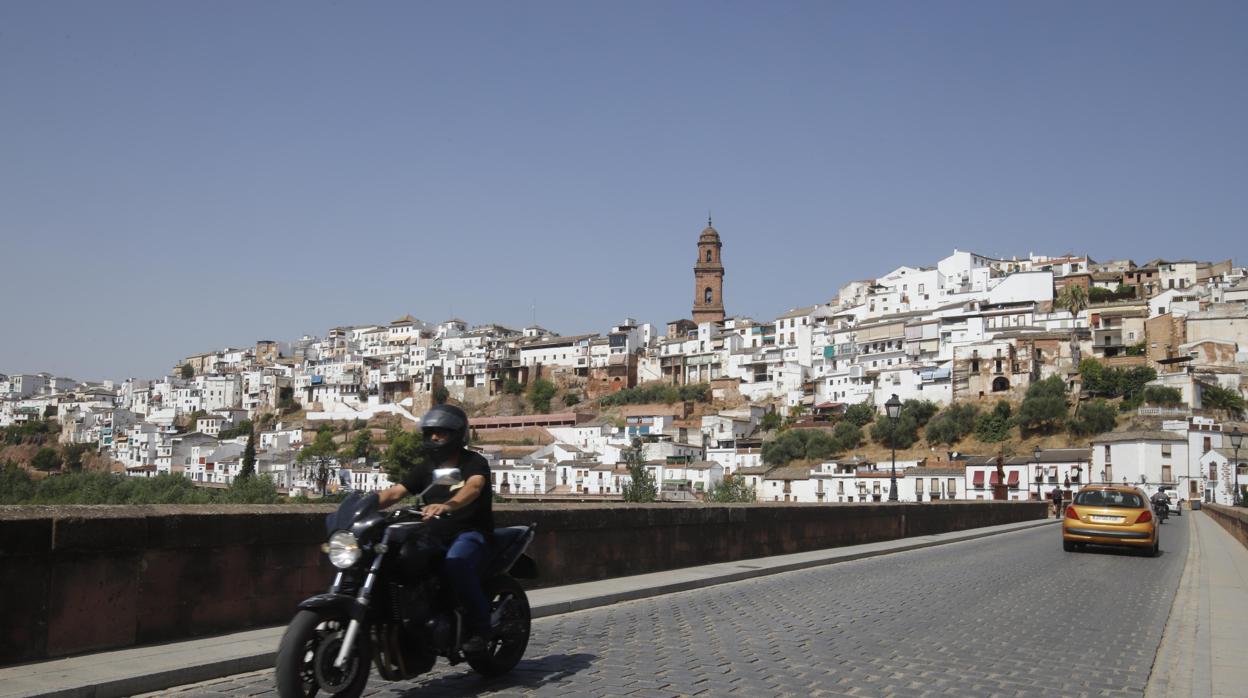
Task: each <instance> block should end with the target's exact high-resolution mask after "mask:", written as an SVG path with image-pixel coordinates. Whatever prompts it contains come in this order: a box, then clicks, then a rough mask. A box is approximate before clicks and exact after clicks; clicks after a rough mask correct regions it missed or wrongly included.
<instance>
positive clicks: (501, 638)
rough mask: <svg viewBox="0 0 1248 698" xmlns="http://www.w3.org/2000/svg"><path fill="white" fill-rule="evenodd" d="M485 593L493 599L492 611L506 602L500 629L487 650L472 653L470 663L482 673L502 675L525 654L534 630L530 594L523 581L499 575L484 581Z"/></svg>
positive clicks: (499, 624) (491, 600) (488, 597)
mask: <svg viewBox="0 0 1248 698" xmlns="http://www.w3.org/2000/svg"><path fill="white" fill-rule="evenodd" d="M484 587H485V589H484V591H485V596H486V598H487V599H489V600H490V613H491V614H493V613H494V611H495V610H497V609H498V607H499V606H502V605H503V604H506V609H505V610H504V611H503V614H502V617H501V618H500V619H499V623H498V630H497V632H496V634H495V635H494V637H493V638H491V639H490V641H489V642H488V643H487V644H486V649H485V652H483V653H481V654H477V655H468V657H467V659H468V665H469V666H471V667H472V668H473V669H474V670H476V672H477V673H479V674H481V675H482V676H499V675H500V674H505V673H507V672H509V671H511V670H512V668H513V667H515V666H516V664H518V663H519V662H520V659H521V658H523V657H524V650H525V648H526V647H528V645H529V633H530V631H531V629H532V620H533V617H532V614H531V611H530V609H529V597H528V596H526V595H525V593H524V589H523V588H522V587H521V586H520V583H519V582H517V581H516V580H514V579H512V578H511V577H506V576H499V577H495V578H493V579H490V580H487V581H486V582H485V584H484Z"/></svg>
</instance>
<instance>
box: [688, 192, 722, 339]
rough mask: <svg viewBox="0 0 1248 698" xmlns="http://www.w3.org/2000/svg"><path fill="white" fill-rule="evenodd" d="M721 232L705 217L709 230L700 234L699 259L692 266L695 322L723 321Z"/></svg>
mask: <svg viewBox="0 0 1248 698" xmlns="http://www.w3.org/2000/svg"><path fill="white" fill-rule="evenodd" d="M723 246H724V244H723V243H722V242H720V241H719V233H718V232H716V231H715V228H713V227H711V217H710V216H707V217H706V229H705V230H703V231H702V234H701V235H699V236H698V261H697V263H695V264H694V265H693V321H694V322H698V323H702V322H723V321H724V265H723V260H722V259H721V258H720V249H721V248H722V247H723Z"/></svg>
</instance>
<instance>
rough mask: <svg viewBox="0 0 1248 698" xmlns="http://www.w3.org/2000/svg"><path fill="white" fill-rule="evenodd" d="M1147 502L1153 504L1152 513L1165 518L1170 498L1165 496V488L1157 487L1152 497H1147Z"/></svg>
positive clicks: (1168, 511) (1168, 509) (1168, 510)
mask: <svg viewBox="0 0 1248 698" xmlns="http://www.w3.org/2000/svg"><path fill="white" fill-rule="evenodd" d="M1149 500H1150V501H1151V502H1152V504H1153V511H1155V512H1157V515H1158V516H1165V515H1166V514H1169V513H1170V498H1169V497H1167V496H1166V488H1165V487H1158V488H1157V491H1156V492H1154V493H1153V496H1152V497H1149Z"/></svg>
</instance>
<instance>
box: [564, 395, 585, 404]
mask: <svg viewBox="0 0 1248 698" xmlns="http://www.w3.org/2000/svg"><path fill="white" fill-rule="evenodd" d="M580 402H581V396H580V394H578V393H567V394H565V395H564V396H563V406H564V407H572V406H574V405H577V404H579V403H580Z"/></svg>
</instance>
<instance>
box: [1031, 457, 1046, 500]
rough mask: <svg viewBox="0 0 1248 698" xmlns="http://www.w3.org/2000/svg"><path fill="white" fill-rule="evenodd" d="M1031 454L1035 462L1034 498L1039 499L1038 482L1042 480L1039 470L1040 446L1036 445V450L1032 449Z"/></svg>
mask: <svg viewBox="0 0 1248 698" xmlns="http://www.w3.org/2000/svg"><path fill="white" fill-rule="evenodd" d="M1031 454H1032V456H1033V459H1034V460H1035V462H1036V475H1035V478H1034V479H1035V481H1036V499H1037V500H1039V499H1040V483H1041V482H1042V481H1043V480H1042V478H1043V477H1044V476H1043V475H1042V474H1041V472H1040V447H1039V446H1036V450H1034V451H1032V452H1031Z"/></svg>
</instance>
